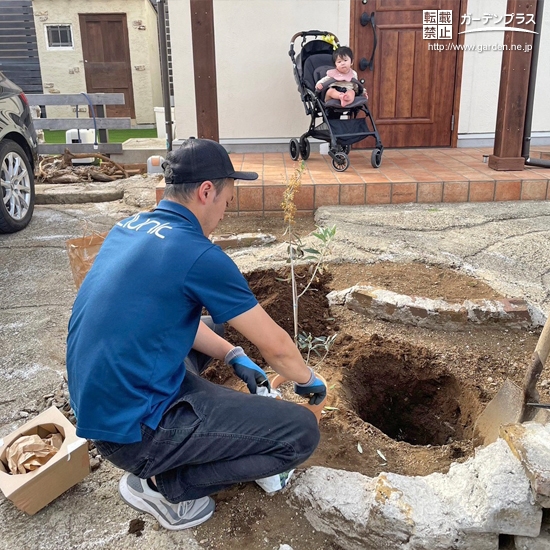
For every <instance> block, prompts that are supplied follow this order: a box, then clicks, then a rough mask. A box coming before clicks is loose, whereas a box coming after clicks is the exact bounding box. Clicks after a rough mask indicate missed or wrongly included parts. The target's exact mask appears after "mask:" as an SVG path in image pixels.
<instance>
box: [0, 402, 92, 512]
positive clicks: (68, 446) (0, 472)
mask: <svg viewBox="0 0 550 550" xmlns="http://www.w3.org/2000/svg"><path fill="white" fill-rule="evenodd" d="M56 432H58V433H60V434H61V435H62V436H63V444H62V445H61V448H60V449H59V451H58V452H57V453H56V454H55V455H54V456H53V457H52V458H51V459H50V460H48V462H46V464H44V465H43V466H41V467H40V468H38V469H37V470H34V471H33V472H28V473H26V474H16V475H12V474H10V473H9V468H8V463H7V459H6V450H7V448H8V447H9V445H10V444H11V443H12V442H13V441H15V440H16V439H17V438H18V437H19V436H22V435H32V434H38V435H39V436H40V437H45V436H46V435H48V434H50V433H56ZM89 473H90V458H89V456H88V441H87V440H86V439H83V438H81V437H78V436H77V435H76V429H75V427H74V426H73V425H72V424H71V423H70V422H69V421H68V420H67V419H66V418H65V416H63V414H62V413H61V412H60V411H59V410H58V409H57V408H56V407H50V408H49V409H47V410H46V411H44V412H43V413H41V414H39V415H38V416H36V417H35V418H33V419H32V420H30V421H29V422H27V423H26V424H23V426H21V427H20V428H19V429H17V430H15V431H14V432H12V433H11V434H9V435H6V436H4V437H3V438H0V489H1V490H2V493H4V495H5V497H6V498H8V499H10V500H11V501H12V502H13V503H14V504H15V506H17V508H19V509H20V510H23V511H24V512H27V514H30V515H33V514H36V512H38V510H41V509H42V508H44V506H46V504H49V503H50V502H51V501H52V500H54V499H55V498H57V497H58V496H59V495H61V494H62V493H64V492H65V491H66V490H67V489H69V488H70V487H72V486H73V485H76V484H77V483H78V482H79V481H82V480H83V479H84V478H85V477H86V476H87V475H88V474H89Z"/></svg>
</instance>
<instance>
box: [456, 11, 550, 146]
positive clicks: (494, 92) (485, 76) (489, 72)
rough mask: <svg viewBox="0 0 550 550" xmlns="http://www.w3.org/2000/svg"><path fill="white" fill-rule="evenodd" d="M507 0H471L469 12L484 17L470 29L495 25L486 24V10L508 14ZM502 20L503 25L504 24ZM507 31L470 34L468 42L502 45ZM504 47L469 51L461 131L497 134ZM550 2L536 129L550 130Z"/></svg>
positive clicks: (542, 48)
mask: <svg viewBox="0 0 550 550" xmlns="http://www.w3.org/2000/svg"><path fill="white" fill-rule="evenodd" d="M506 4H507V2H506V0H469V2H468V7H467V13H469V14H471V15H472V19H473V18H481V21H473V20H472V22H471V23H470V24H469V25H467V26H466V28H467V29H474V28H483V27H484V26H485V27H487V26H494V25H492V24H491V23H487V24H486V25H484V24H483V15H484V14H496V15H498V16H499V17H500V16H505V14H506ZM502 25H503V23H500V25H499V26H502ZM503 43H504V31H494V32H480V33H471V34H466V36H465V45H466V46H467V47H468V46H471V47H479V48H483V47H484V46H485V47H486V46H491V47H492V46H493V45H496V46H498V45H502V44H503ZM501 64H502V51H465V52H464V65H463V73H462V89H461V96H460V113H459V122H458V133H459V135H463V137H465V136H466V135H468V134H469V135H470V136H471V135H474V136H475V135H477V134H491V135H493V136H494V132H495V125H496V117H497V106H498V95H499V88H500V72H501ZM549 66H550V3H549V2H547V3H546V5H545V10H544V18H543V24H542V32H541V43H540V51H539V62H538V71H537V85H536V93H535V103H534V113H533V128H532V129H533V132H537V131H539V132H550V107H549V102H548V100H547V96H548V90H549V89H550V71H549V70H548V67H549Z"/></svg>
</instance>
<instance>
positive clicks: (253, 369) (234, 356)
mask: <svg viewBox="0 0 550 550" xmlns="http://www.w3.org/2000/svg"><path fill="white" fill-rule="evenodd" d="M225 362H226V363H227V364H228V365H231V366H232V367H233V370H234V371H235V374H236V375H237V376H238V377H239V378H240V379H241V380H242V381H243V382H246V385H247V386H248V391H249V392H250V393H256V392H257V390H258V386H264V387H266V388H267V389H268V390H271V387H270V385H269V380H268V379H267V375H266V374H265V372H264V371H263V370H262V369H261V368H260V367H258V365H256V363H254V361H252V359H250V357H248V355H246V353H245V352H244V350H243V348H241V347H236V348H233V349H232V350H231V351H230V352H229V353H228V354H227V355H226V356H225Z"/></svg>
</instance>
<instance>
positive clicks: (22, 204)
mask: <svg viewBox="0 0 550 550" xmlns="http://www.w3.org/2000/svg"><path fill="white" fill-rule="evenodd" d="M33 210H34V173H33V170H32V165H31V163H30V161H29V158H28V156H27V154H26V153H25V151H24V150H23V149H22V147H21V146H20V145H18V144H17V143H15V141H12V140H10V139H6V140H4V141H2V143H0V233H15V232H16V231H20V230H21V229H24V228H25V227H26V226H27V225H28V224H29V222H30V221H31V218H32V213H33Z"/></svg>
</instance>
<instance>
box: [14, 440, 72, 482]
mask: <svg viewBox="0 0 550 550" xmlns="http://www.w3.org/2000/svg"><path fill="white" fill-rule="evenodd" d="M62 444H63V436H62V435H61V434H60V433H53V434H49V435H47V436H46V437H45V438H43V439H42V438H41V437H40V436H39V435H38V434H33V435H22V436H21V437H19V438H18V439H16V440H15V441H14V442H13V443H12V444H11V445H10V446H9V447H8V448H7V449H6V458H7V459H8V466H9V471H10V473H11V474H12V475H16V474H26V473H27V472H32V471H34V470H36V469H37V468H40V466H44V464H46V462H48V460H50V458H52V457H53V456H54V455H55V453H57V451H58V450H59V449H60V448H61V445H62Z"/></svg>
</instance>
